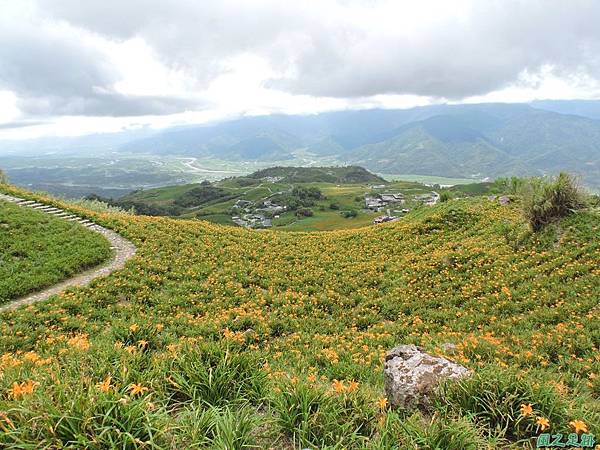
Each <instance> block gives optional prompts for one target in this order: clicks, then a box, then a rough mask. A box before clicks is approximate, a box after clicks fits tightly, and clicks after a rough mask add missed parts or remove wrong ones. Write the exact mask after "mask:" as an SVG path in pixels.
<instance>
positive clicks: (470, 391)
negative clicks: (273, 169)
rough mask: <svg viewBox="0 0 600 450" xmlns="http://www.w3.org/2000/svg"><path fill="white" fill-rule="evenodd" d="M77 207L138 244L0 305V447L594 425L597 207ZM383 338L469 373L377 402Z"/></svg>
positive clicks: (277, 441)
mask: <svg viewBox="0 0 600 450" xmlns="http://www.w3.org/2000/svg"><path fill="white" fill-rule="evenodd" d="M16 193H17V194H18V195H20V196H22V197H24V196H30V197H31V196H32V195H31V194H28V193H24V192H16ZM82 213H85V211H83V210H82ZM87 214H89V216H90V217H93V218H95V220H97V221H99V222H101V223H103V224H104V225H106V226H109V227H112V228H114V229H115V230H116V231H118V232H119V233H121V234H123V235H124V236H125V237H127V238H129V239H131V240H132V241H133V242H134V243H135V244H136V246H137V247H138V252H137V254H136V257H135V258H134V259H132V260H130V261H129V262H128V263H127V265H126V266H125V268H124V269H122V270H119V271H117V272H114V273H113V274H112V275H110V276H109V277H107V278H104V279H100V280H97V281H96V282H95V283H93V285H91V286H88V287H86V288H81V289H73V290H71V291H69V292H67V293H65V294H62V295H60V296H57V297H55V298H53V299H52V300H51V301H49V302H46V303H42V304H35V305H32V306H31V307H30V308H23V309H20V310H17V311H14V312H11V313H3V314H0V318H1V319H2V320H0V371H1V372H0V373H1V374H2V376H1V377H0V411H1V412H2V413H1V414H0V446H3V447H5V448H68V447H71V448H92V449H100V448H126V449H133V448H156V449H171V448H244V447H243V446H246V447H245V448H270V447H272V448H282V449H294V448H305V447H309V448H326V449H365V448H367V449H412V448H423V449H450V448H451V449H463V448H464V449H478V448H498V449H506V448H514V449H517V448H531V447H532V446H534V445H535V437H536V436H537V434H538V433H539V431H540V430H539V429H538V427H537V425H536V424H535V420H536V417H537V416H543V417H545V418H547V419H548V420H549V421H550V423H551V425H552V428H551V430H552V432H553V433H555V432H560V433H564V434H566V433H569V432H570V430H571V428H572V427H571V426H570V425H569V422H570V421H572V420H575V419H578V420H582V421H584V422H585V423H586V424H587V426H588V428H589V430H590V432H592V433H595V434H596V435H599V434H600V428H599V426H600V376H598V375H599V374H600V359H599V358H598V352H599V347H600V334H599V330H600V328H599V323H598V319H597V317H598V312H599V310H598V308H599V306H598V292H600V276H599V275H600V272H599V269H598V267H599V266H600V259H599V254H600V253H599V246H600V217H599V216H598V213H597V212H595V211H582V212H579V213H577V214H574V215H572V216H570V217H568V218H565V219H563V220H562V221H560V223H558V224H557V226H556V227H554V228H547V229H545V230H544V231H543V232H542V233H541V234H534V233H532V232H531V231H529V230H528V226H527V223H526V222H525V220H524V219H523V218H522V216H521V212H520V204H519V201H518V199H516V201H515V202H514V203H512V204H511V205H509V206H501V205H499V204H498V203H497V202H491V201H489V200H487V199H486V198H476V199H464V200H450V201H448V202H445V203H443V204H440V205H437V206H435V207H432V208H421V209H417V210H415V211H414V212H411V213H410V214H409V215H407V216H406V217H405V218H403V219H402V220H401V221H398V222H396V223H391V224H384V225H381V226H377V227H366V228H361V229H356V230H336V231H331V232H322V233H282V232H277V231H265V232H253V231H248V230H243V229H239V228H233V227H225V226H221V225H216V224H211V223H207V222H203V221H197V220H174V219H169V218H156V217H143V216H130V215H121V214H103V213H102V214H101V213H93V212H88V213H87ZM558 225H559V226H558ZM400 343H405V344H406V343H414V344H417V345H419V346H421V347H423V348H424V349H425V350H427V351H428V352H430V353H432V354H438V355H445V356H447V357H448V358H450V359H452V360H454V361H456V362H458V363H460V364H463V365H465V366H467V367H468V368H470V369H471V370H472V371H473V373H474V374H473V377H472V378H470V379H468V380H465V381H463V382H460V383H449V384H448V385H445V386H444V388H443V391H442V393H443V395H441V396H438V397H437V399H436V401H435V402H434V403H433V409H432V410H430V411H391V410H389V408H387V407H382V406H381V400H382V399H381V397H382V396H383V395H384V390H383V377H382V371H383V356H384V354H385V351H386V350H387V349H390V348H392V347H393V346H395V345H397V344H400ZM444 343H454V344H455V346H456V348H455V349H454V351H452V352H450V351H448V353H447V354H446V352H445V350H444V346H443V345H442V344H444ZM522 404H531V406H532V408H533V411H534V413H533V414H532V415H529V416H521V412H520V411H521V405H522Z"/></svg>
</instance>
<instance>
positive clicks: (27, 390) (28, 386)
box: [8, 380, 38, 399]
mask: <svg viewBox="0 0 600 450" xmlns="http://www.w3.org/2000/svg"><path fill="white" fill-rule="evenodd" d="M37 385H38V383H36V382H34V381H32V380H27V381H24V382H22V383H17V382H16V381H15V382H14V383H13V385H12V388H10V389H9V390H8V393H9V394H10V395H11V396H12V397H13V398H15V399H17V398H21V397H23V396H25V395H29V394H33V391H34V390H35V388H36V386H37Z"/></svg>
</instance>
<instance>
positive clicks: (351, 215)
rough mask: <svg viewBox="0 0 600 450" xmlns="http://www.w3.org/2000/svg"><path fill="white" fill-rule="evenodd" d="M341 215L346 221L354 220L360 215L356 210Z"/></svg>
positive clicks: (343, 212)
mask: <svg viewBox="0 0 600 450" xmlns="http://www.w3.org/2000/svg"><path fill="white" fill-rule="evenodd" d="M341 214H342V216H343V217H344V218H346V219H352V218H353V217H356V216H357V215H358V213H357V212H356V210H355V209H351V210H349V211H342V213H341Z"/></svg>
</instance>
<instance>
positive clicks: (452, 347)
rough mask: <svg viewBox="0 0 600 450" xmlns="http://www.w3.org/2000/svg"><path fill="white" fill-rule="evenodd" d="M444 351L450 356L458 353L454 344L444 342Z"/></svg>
mask: <svg viewBox="0 0 600 450" xmlns="http://www.w3.org/2000/svg"><path fill="white" fill-rule="evenodd" d="M440 347H441V348H442V350H443V351H444V352H446V353H448V354H450V355H452V354H453V353H456V344H453V343H452V342H444V343H443V344H442V345H441V346H440Z"/></svg>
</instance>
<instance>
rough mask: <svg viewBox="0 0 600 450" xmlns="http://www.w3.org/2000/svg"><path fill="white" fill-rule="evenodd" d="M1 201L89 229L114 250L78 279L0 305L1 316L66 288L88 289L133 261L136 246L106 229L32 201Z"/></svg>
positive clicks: (2, 197) (8, 197) (2, 196)
mask: <svg viewBox="0 0 600 450" xmlns="http://www.w3.org/2000/svg"><path fill="white" fill-rule="evenodd" d="M1 200H4V201H7V202H11V203H15V204H17V205H19V206H22V207H27V208H32V209H36V210H38V211H41V212H45V213H47V214H51V215H53V216H55V217H58V218H61V219H64V220H68V221H71V222H77V223H79V224H81V225H83V226H84V227H87V228H89V229H90V230H92V231H95V232H96V233H100V234H101V235H103V236H104V237H105V238H106V239H107V240H108V241H109V242H110V245H111V249H112V250H113V252H114V253H113V256H112V258H111V259H110V260H108V261H107V262H105V263H103V264H101V265H99V266H96V267H93V268H91V269H88V270H86V271H84V272H80V273H78V274H77V275H75V276H73V277H71V278H68V279H66V280H64V281H61V282H60V283H57V284H55V285H53V286H50V287H48V288H46V289H43V290H41V291H36V292H33V293H31V294H28V295H25V296H23V297H20V298H17V299H16V300H13V301H11V302H8V303H6V304H4V305H0V312H2V311H7V310H12V309H15V308H18V307H20V306H25V305H31V304H32V303H37V302H41V301H44V300H47V299H48V298H50V297H51V296H53V295H56V294H60V293H61V292H62V291H64V290H65V289H67V288H69V287H76V286H77V287H80V286H86V285H88V284H89V283H90V282H91V281H92V280H94V279H96V278H99V277H103V276H106V275H109V274H110V273H112V272H113V271H115V270H117V269H121V268H122V267H124V266H125V262H126V261H127V260H128V259H130V258H131V257H133V255H135V252H136V250H137V249H136V248H135V246H134V245H133V244H132V243H131V242H129V241H128V240H127V239H124V238H122V237H121V236H119V235H118V234H117V233H115V232H114V231H112V230H109V229H107V228H104V227H101V226H100V225H97V224H95V223H94V222H91V221H89V220H87V219H83V218H81V217H79V216H76V215H74V214H70V213H69V212H67V211H64V210H62V209H59V208H54V207H52V206H50V205H45V204H43V203H38V202H35V201H33V200H25V199H22V198H18V197H13V196H11V195H6V194H2V193H0V201H1Z"/></svg>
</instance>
